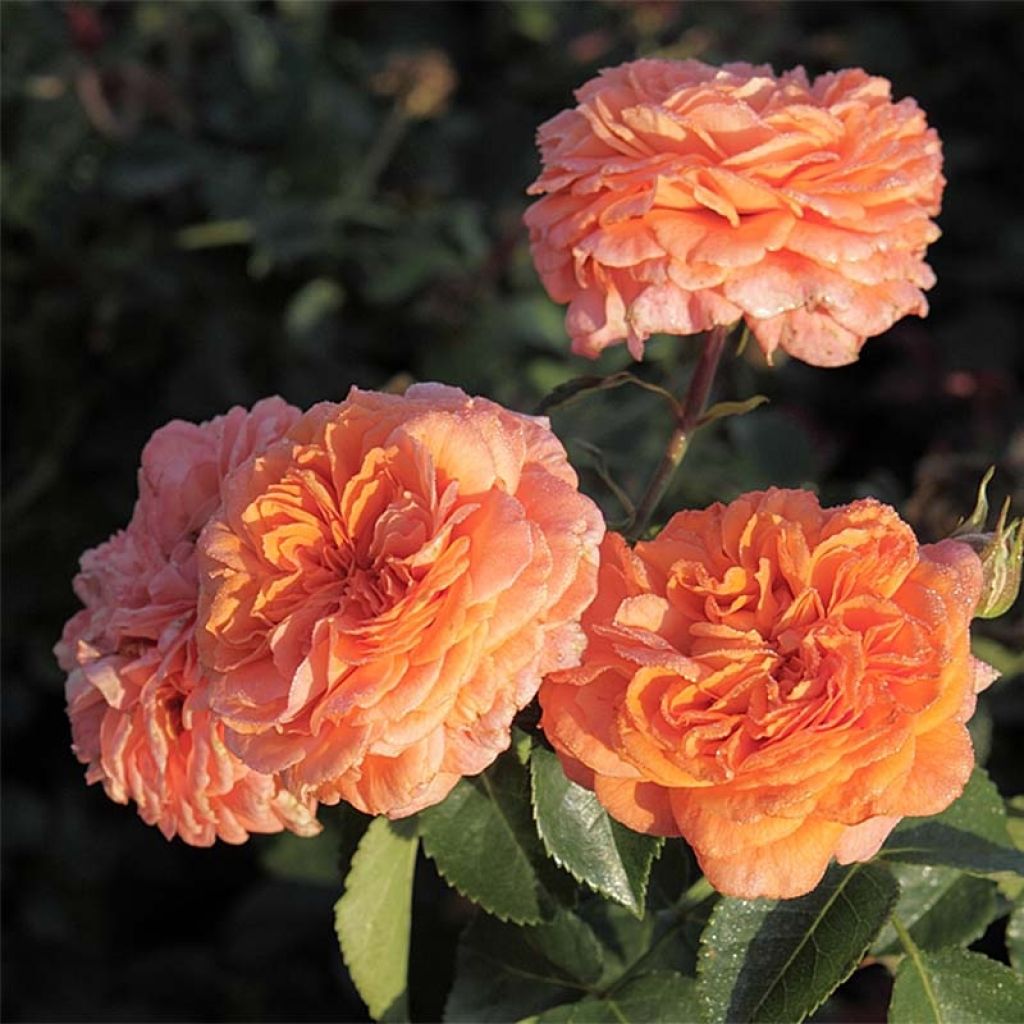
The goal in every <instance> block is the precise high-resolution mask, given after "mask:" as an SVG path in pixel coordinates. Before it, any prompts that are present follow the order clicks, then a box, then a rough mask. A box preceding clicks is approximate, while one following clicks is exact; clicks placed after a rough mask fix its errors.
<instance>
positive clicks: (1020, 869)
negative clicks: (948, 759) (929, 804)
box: [880, 768, 1024, 874]
mask: <svg viewBox="0 0 1024 1024" xmlns="http://www.w3.org/2000/svg"><path fill="white" fill-rule="evenodd" d="M880 856H882V857H884V858H888V859H891V860H898V861H905V862H907V863H911V864H942V865H945V866H947V867H954V868H959V869H960V870H961V871H969V872H971V873H972V874H992V873H995V872H997V871H1014V872H1016V873H1017V874H1024V853H1022V852H1021V851H1019V850H1017V849H1015V848H1014V846H1013V843H1012V842H1011V841H1010V836H1009V833H1008V832H1007V828H1006V807H1005V805H1004V804H1003V800H1002V797H1000V795H999V792H998V790H997V789H996V787H995V786H994V785H992V783H991V782H990V781H989V778H988V776H987V775H986V774H985V772H984V771H983V770H982V769H981V768H975V769H974V774H973V775H972V776H971V778H970V780H969V781H968V783H967V787H966V788H965V789H964V792H963V794H962V795H961V796H960V798H959V799H958V800H956V801H954V802H953V804H952V805H950V807H948V808H947V809H946V810H945V811H943V812H942V813H941V814H937V815H935V816H934V817H931V818H905V819H904V820H903V821H902V822H900V824H899V825H897V826H896V828H895V829H894V831H893V833H892V835H890V836H889V838H888V840H887V841H886V843H885V845H884V846H883V847H882V850H881V853H880Z"/></svg>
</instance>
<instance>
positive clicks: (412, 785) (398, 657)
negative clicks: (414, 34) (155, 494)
mask: <svg viewBox="0 0 1024 1024" xmlns="http://www.w3.org/2000/svg"><path fill="white" fill-rule="evenodd" d="M576 488H577V480H576V474H575V473H574V472H573V470H572V469H571V468H570V466H569V464H568V462H567V461H566V457H565V452H564V450H563V449H562V446H561V445H560V444H559V442H558V440H557V439H556V438H555V436H554V435H553V434H552V433H551V431H550V430H549V429H548V426H547V421H546V420H543V419H534V418H532V417H527V416H521V415H518V414H516V413H512V412H508V411H507V410H505V409H503V408H501V406H498V405H495V404H494V403H493V402H488V401H485V400H483V399H479V398H469V397H467V396H466V395H465V394H463V393H462V392H461V391H459V390H458V389H456V388H450V387H444V386H442V385H438V384H424V385H417V386H415V387H412V388H410V389H409V391H408V392H407V393H406V394H405V396H404V397H399V396H396V395H386V394H377V393H375V392H372V391H359V390H358V389H353V390H352V392H351V393H350V394H349V397H348V399H347V400H346V401H344V402H342V403H341V404H340V405H339V404H333V403H324V404H322V405H319V406H316V407H314V408H313V409H312V410H310V412H309V413H308V414H307V415H306V416H305V417H304V418H303V419H302V421H301V422H300V423H299V424H297V425H296V426H295V427H294V428H293V429H292V430H291V432H290V433H289V435H288V438H287V440H285V441H283V442H281V443H280V444H278V445H276V446H274V447H272V448H271V449H269V450H268V451H267V453H266V454H265V455H263V456H261V457H260V458H258V459H256V460H255V461H254V462H253V463H251V464H249V465H248V466H245V467H243V468H242V469H240V470H239V471H238V472H237V473H235V474H234V475H233V476H232V477H231V478H230V479H229V481H228V485H227V488H226V496H225V504H224V512H223V514H222V515H221V516H219V517H217V518H215V519H213V520H211V522H210V524H209V525H208V526H207V528H206V530H205V531H204V533H203V536H202V538H201V540H200V551H201V573H202V577H203V579H202V590H203V595H204V596H203V601H202V603H201V605H200V621H201V627H202V632H201V634H200V640H199V645H200V651H201V652H202V655H203V658H204V660H206V661H207V662H208V663H209V664H210V665H211V666H212V667H213V668H214V669H216V671H217V672H218V673H220V677H219V679H218V682H217V683H216V684H215V685H214V687H213V689H212V691H211V703H212V706H213V708H214V709H215V711H216V712H217V713H218V714H219V715H220V716H221V717H222V718H223V720H224V721H225V722H226V723H227V724H228V726H229V727H230V731H229V733H228V736H227V742H228V745H229V746H230V747H231V748H232V749H233V750H234V751H235V752H236V753H238V754H239V756H241V757H242V758H243V759H244V760H245V761H246V762H247V763H248V764H250V765H253V766H254V767H256V768H257V769H259V770H261V771H268V772H273V771H281V772H282V773H283V778H284V780H285V782H286V784H287V785H288V786H289V787H290V788H291V789H292V790H293V792H295V793H296V794H297V795H299V796H300V797H305V796H306V795H307V794H312V795H315V796H316V797H317V798H318V799H320V800H322V801H324V802H327V803H335V802H337V801H338V800H339V799H343V800H347V801H348V802H350V803H352V804H354V805H355V806H356V807H358V808H360V809H361V810H364V811H368V812H370V813H374V814H379V813H385V814H388V815H390V816H391V817H401V816H404V815H408V814H412V813H413V812H415V811H417V810H419V809H420V808H423V807H427V806H429V805H431V804H434V803H437V802H438V801H439V800H441V799H443V798H444V796H445V795H446V794H447V793H448V792H449V790H450V789H451V788H452V786H454V785H455V783H456V782H457V781H458V779H459V777H460V776H463V775H469V774H473V773H476V772H479V771H481V770H482V769H484V768H485V767H486V766H487V765H488V764H490V763H491V761H492V760H493V759H494V758H495V757H496V756H497V754H498V753H499V752H500V751H502V750H504V749H505V748H506V747H507V746H508V743H509V729H510V726H511V722H512V718H513V716H514V715H515V713H516V712H517V711H518V710H519V709H520V708H522V707H523V706H524V705H526V704H527V703H528V702H529V701H530V700H531V699H532V698H533V696H534V695H535V693H536V692H537V687H538V686H539V684H540V679H541V675H542V674H543V673H545V672H549V671H552V670H553V669H555V668H559V667H570V666H572V665H576V664H578V663H579V656H580V653H581V651H582V649H583V635H582V631H581V629H580V626H579V616H580V613H581V612H582V610H583V608H584V607H585V606H586V605H587V604H588V603H589V601H590V600H591V598H592V597H593V595H594V590H595V586H596V579H597V549H598V545H599V543H600V540H601V537H602V535H603V533H604V524H603V522H602V520H601V516H600V513H599V512H598V510H597V508H596V506H595V505H594V504H593V503H592V502H591V501H590V500H589V499H588V498H586V497H584V496H583V495H581V494H580V493H579V492H578V491H577V489H576Z"/></svg>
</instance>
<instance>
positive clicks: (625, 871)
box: [530, 747, 661, 916]
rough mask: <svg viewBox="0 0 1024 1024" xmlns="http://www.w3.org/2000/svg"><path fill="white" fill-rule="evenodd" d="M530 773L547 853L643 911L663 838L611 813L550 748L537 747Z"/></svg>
mask: <svg viewBox="0 0 1024 1024" xmlns="http://www.w3.org/2000/svg"><path fill="white" fill-rule="evenodd" d="M530 772H531V780H532V795H533V814H534V818H535V819H536V822H537V830H538V832H539V833H540V837H541V839H542V840H543V842H544V847H545V848H546V850H547V852H548V853H549V854H550V855H551V856H552V857H554V859H555V860H556V861H557V862H558V863H559V864H560V865H561V866H562V867H564V868H565V869H566V870H567V871H568V872H569V873H570V874H571V875H572V876H573V877H574V878H576V879H577V880H579V881H580V882H583V883H585V884H586V885H588V886H589V887H590V888H591V889H593V890H594V891H595V892H598V893H600V894H601V895H602V896H606V897H608V899H611V900H615V902H616V903H621V904H622V905H623V906H624V907H628V908H629V909H630V910H632V911H633V912H634V913H635V914H637V916H640V915H642V914H643V912H644V897H645V895H646V892H647V881H648V878H649V877H650V873H651V864H652V863H653V861H654V858H655V857H656V855H657V853H658V850H659V847H660V845H661V841H660V840H658V839H653V838H651V837H650V836H644V835H640V834H639V833H637V832H633V831H632V830H631V829H628V828H626V827H625V826H623V825H620V824H619V823H618V822H617V821H615V820H614V819H612V818H611V817H609V815H608V813H607V811H605V809H604V808H603V807H602V806H601V804H600V803H599V801H598V799H597V797H596V796H595V795H594V794H593V793H592V792H591V791H590V790H589V789H584V788H583V786H578V785H576V783H575V782H572V781H571V780H570V779H569V778H568V777H567V776H566V774H565V772H564V771H563V770H562V766H561V764H560V762H559V760H558V758H557V757H556V756H555V754H553V753H551V751H550V750H547V749H546V748H544V747H536V748H535V749H534V751H533V754H532V756H531V760H530Z"/></svg>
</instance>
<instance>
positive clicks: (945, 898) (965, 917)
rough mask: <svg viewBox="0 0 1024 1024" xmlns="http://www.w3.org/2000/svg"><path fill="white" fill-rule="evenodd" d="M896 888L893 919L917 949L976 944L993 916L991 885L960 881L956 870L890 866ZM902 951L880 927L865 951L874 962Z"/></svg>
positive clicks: (974, 880) (892, 931)
mask: <svg viewBox="0 0 1024 1024" xmlns="http://www.w3.org/2000/svg"><path fill="white" fill-rule="evenodd" d="M892 871H893V874H894V875H895V876H896V880H897V881H898V882H899V883H900V900H899V903H897V904H896V911H895V913H896V916H897V917H898V918H899V919H900V920H901V921H902V922H903V924H904V926H905V927H906V928H907V930H908V931H909V932H910V934H911V936H912V937H913V940H914V942H915V943H916V945H917V946H918V948H920V949H926V950H939V949H944V948H945V947H947V946H966V945H968V944H969V943H971V942H973V941H974V940H975V939H977V938H979V937H980V936H981V935H982V934H983V933H984V931H985V929H986V928H987V927H988V925H989V924H990V923H991V922H992V921H993V920H994V919H995V917H996V915H997V914H998V912H999V910H998V905H997V903H996V884H995V882H992V881H989V880H988V879H985V878H976V877H974V876H972V875H965V874H963V873H962V872H960V871H957V870H956V868H944V867H932V866H926V865H918V864H894V865H893V868H892ZM902 951H903V949H902V946H901V944H900V940H899V936H898V935H897V934H896V931H895V929H894V928H893V927H892V925H886V927H885V928H884V929H882V933H881V935H879V936H878V939H877V941H876V942H875V943H874V945H873V946H872V947H871V952H872V953H874V954H875V955H876V956H890V955H893V954H896V953H901V952H902Z"/></svg>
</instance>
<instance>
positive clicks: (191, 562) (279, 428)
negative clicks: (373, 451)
mask: <svg viewBox="0 0 1024 1024" xmlns="http://www.w3.org/2000/svg"><path fill="white" fill-rule="evenodd" d="M298 415H299V414H298V410H296V409H293V408H292V407H291V406H289V405H287V404H285V403H284V402H283V401H281V400H280V399H268V400H266V401H263V402H259V403H258V404H257V405H256V406H255V407H254V408H253V410H252V412H251V413H248V412H246V411H245V410H244V409H241V408H234V409H232V410H231V411H230V412H229V413H228V414H227V415H226V416H219V417H217V418H216V419H214V420H211V421H210V422H209V423H203V424H200V425H198V426H197V425H195V424H193V423H185V422H182V421H180V420H178V421H174V422H172V423H169V424H168V425H167V426H165V427H162V428H161V429H160V430H158V431H156V433H155V434H154V435H153V437H152V438H151V439H150V441H149V443H148V444H147V445H146V448H145V450H144V451H143V454H142V469H141V471H140V473H139V500H138V502H137V504H136V506H135V512H134V514H133V516H132V520H131V522H130V523H129V525H128V527H127V528H126V529H125V530H122V531H120V532H119V533H117V534H115V535H114V536H113V537H112V538H111V539H110V540H109V541H107V542H106V543H104V544H101V545H100V546H99V547H96V548H93V549H92V550H90V551H87V552H86V553H85V554H84V555H83V556H82V560H81V572H80V573H79V574H78V576H77V577H76V578H75V584H74V585H75V592H76V593H77V594H78V596H79V598H80V599H81V601H82V603H83V604H84V605H85V607H84V609H83V610H82V611H80V612H78V614H76V615H75V616H74V617H73V618H72V619H71V620H70V621H69V622H68V623H67V625H66V626H65V628H64V634H63V637H62V638H61V640H60V642H59V643H58V644H57V646H56V648H55V653H56V655H57V658H58V660H59V662H60V664H61V667H62V668H63V669H64V670H65V671H66V672H67V673H68V680H67V688H66V689H67V701H68V714H69V716H70V718H71V728H72V734H73V738H74V751H75V753H76V755H77V756H78V759H79V760H80V761H82V762H83V763H84V764H87V765H88V766H89V767H88V771H87V773H86V779H87V780H88V781H89V782H102V783H103V787H104V789H105V790H106V792H107V795H108V796H109V797H110V798H111V799H112V800H116V801H117V802H118V803H127V802H128V801H129V800H133V801H135V803H136V804H137V805H138V809H139V814H140V815H141V816H142V818H143V820H144V821H146V822H147V823H149V824H151V825H156V826H157V827H158V828H159V829H160V831H161V832H162V833H163V834H164V835H165V836H166V837H167V838H168V839H170V838H172V837H173V836H175V835H178V836H180V837H181V838H182V839H183V840H185V842H187V843H191V844H192V845H194V846H209V845H211V844H212V843H213V842H214V841H215V840H216V839H218V838H220V839H223V840H225V841H226V842H229V843H241V842H244V841H245V840H246V839H247V838H248V836H249V833H250V832H280V831H281V830H282V829H285V828H287V829H290V830H291V831H293V832H297V833H299V834H300V835H313V834H315V833H316V832H318V831H319V825H318V824H317V822H316V819H315V817H314V813H313V806H312V805H311V804H309V803H301V802H300V801H298V800H296V799H295V797H294V796H292V794H290V793H289V792H287V790H285V789H284V788H283V787H282V786H281V784H280V783H279V781H278V780H277V779H275V778H273V777H271V776H269V775H265V774H262V773H260V772H256V771H253V770H252V769H251V768H249V767H247V766H246V765H244V764H243V763H242V762H241V761H240V760H239V759H238V758H237V757H235V755H234V754H232V753H231V752H230V751H229V750H228V749H227V748H226V747H225V745H224V738H223V726H221V725H220V724H219V723H217V721H216V720H215V719H214V718H213V716H212V715H211V713H210V711H209V708H208V707H207V704H206V689H207V686H208V682H209V680H208V679H207V677H206V675H205V673H204V672H203V670H202V668H201V667H200V665H199V662H198V658H197V654H196V644H195V622H196V604H197V600H198V589H197V576H196V554H195V539H196V537H197V536H198V533H199V530H200V529H201V528H202V526H203V525H204V523H205V522H206V520H207V519H208V518H209V516H210V514H211V512H213V511H214V510H215V509H216V508H217V506H218V505H219V503H220V486H221V482H222V480H223V478H224V476H225V474H226V473H227V472H229V471H230V470H231V469H232V468H234V467H235V466H237V465H238V464H239V463H240V462H242V461H244V460H245V459H247V458H248V457H249V456H250V455H251V454H252V453H253V452H255V451H259V450H261V449H262V448H264V447H266V445H267V444H268V443H269V442H271V441H275V440H277V439H278V438H279V437H280V436H281V435H282V434H283V433H284V432H285V431H286V430H287V429H288V427H289V426H290V425H291V424H292V423H293V422H294V421H295V420H296V419H297V417H298Z"/></svg>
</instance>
